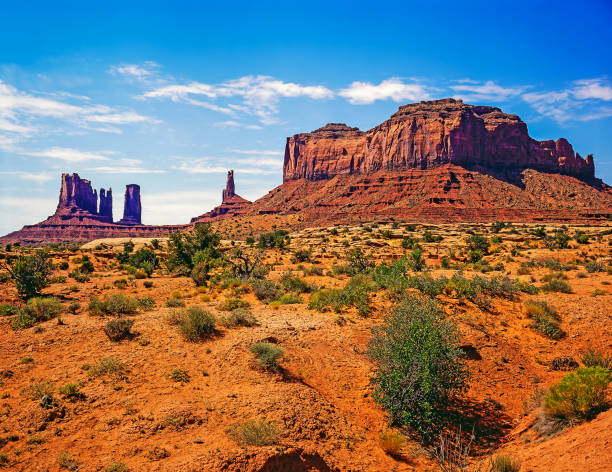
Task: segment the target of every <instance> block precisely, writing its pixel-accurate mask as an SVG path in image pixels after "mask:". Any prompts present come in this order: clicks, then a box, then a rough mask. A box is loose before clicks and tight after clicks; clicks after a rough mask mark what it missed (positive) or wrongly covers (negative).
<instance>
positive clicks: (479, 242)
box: [467, 234, 491, 255]
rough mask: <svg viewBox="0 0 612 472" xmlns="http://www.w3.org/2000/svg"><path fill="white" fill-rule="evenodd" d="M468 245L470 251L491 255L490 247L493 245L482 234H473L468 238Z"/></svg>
mask: <svg viewBox="0 0 612 472" xmlns="http://www.w3.org/2000/svg"><path fill="white" fill-rule="evenodd" d="M467 244H468V249H469V250H470V251H478V252H480V253H481V254H483V255H486V254H488V253H489V246H490V245H491V243H490V242H489V240H488V239H487V238H485V237H484V236H481V235H480V234H472V235H471V236H470V237H469V238H468V240H467Z"/></svg>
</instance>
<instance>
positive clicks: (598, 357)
mask: <svg viewBox="0 0 612 472" xmlns="http://www.w3.org/2000/svg"><path fill="white" fill-rule="evenodd" d="M582 363H583V364H584V366H585V367H603V368H604V369H608V370H612V356H606V355H605V354H604V353H602V352H599V351H595V350H594V349H589V350H588V351H586V352H585V353H584V355H583V356H582Z"/></svg>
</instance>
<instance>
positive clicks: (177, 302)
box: [166, 298, 185, 308]
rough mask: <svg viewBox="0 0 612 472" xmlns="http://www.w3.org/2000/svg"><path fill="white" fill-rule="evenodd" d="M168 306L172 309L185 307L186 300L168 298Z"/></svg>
mask: <svg viewBox="0 0 612 472" xmlns="http://www.w3.org/2000/svg"><path fill="white" fill-rule="evenodd" d="M166 306H167V307H170V308H178V307H182V306H185V300H181V299H180V298H168V300H166Z"/></svg>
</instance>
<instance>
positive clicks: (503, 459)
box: [491, 454, 521, 472]
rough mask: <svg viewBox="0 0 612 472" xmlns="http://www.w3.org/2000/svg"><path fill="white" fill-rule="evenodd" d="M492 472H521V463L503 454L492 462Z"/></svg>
mask: <svg viewBox="0 0 612 472" xmlns="http://www.w3.org/2000/svg"><path fill="white" fill-rule="evenodd" d="M491 469H492V471H491V472H519V471H520V470H521V461H520V459H519V458H517V457H514V456H508V455H505V454H501V455H499V456H496V457H495V458H494V459H493V460H492V461H491Z"/></svg>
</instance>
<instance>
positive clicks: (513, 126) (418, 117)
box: [283, 98, 595, 182]
mask: <svg viewBox="0 0 612 472" xmlns="http://www.w3.org/2000/svg"><path fill="white" fill-rule="evenodd" d="M446 164H453V165H458V166H462V167H466V168H472V167H482V168H489V169H493V170H497V171H499V170H510V169H511V170H523V169H527V168H529V169H536V170H540V171H543V172H550V173H561V174H566V175H571V176H574V177H577V178H579V179H582V180H585V181H589V180H592V179H593V178H594V173H595V166H594V163H593V156H592V155H588V156H587V157H586V159H583V158H582V157H581V156H580V155H579V154H576V153H574V150H573V149H572V146H571V144H570V143H569V142H567V140H565V139H563V138H561V139H559V140H557V141H552V140H551V141H536V140H535V139H533V138H531V137H529V134H528V132H527V125H526V124H525V123H524V122H523V121H521V119H520V118H519V117H518V116H516V115H509V114H506V113H503V112H502V111H501V110H500V109H499V108H495V107H489V106H474V105H467V104H464V103H463V102H462V101H461V100H454V99H451V98H449V99H444V100H435V101H428V102H420V103H413V104H410V105H404V106H401V107H399V110H398V111H397V113H395V114H393V115H392V116H391V118H390V119H388V120H387V121H385V122H384V123H382V124H380V125H378V126H376V127H375V128H372V129H371V130H369V131H365V132H364V131H360V130H359V129H357V128H350V127H348V126H346V125H344V124H337V123H333V124H328V125H326V126H324V127H323V128H320V129H318V130H316V131H313V132H312V133H302V134H296V135H295V136H293V137H290V138H287V144H286V146H285V161H284V168H283V182H289V181H292V180H298V179H307V180H324V179H330V178H332V177H334V176H336V175H347V174H350V175H355V174H360V175H367V174H373V173H375V172H379V171H389V172H397V171H403V170H408V169H433V168H436V167H440V166H443V165H446Z"/></svg>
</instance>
